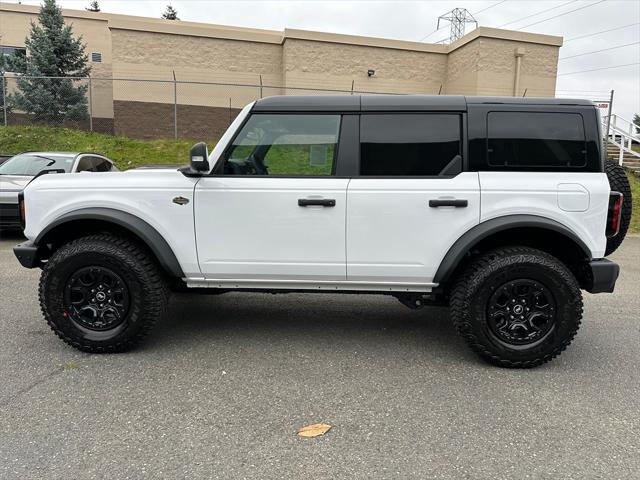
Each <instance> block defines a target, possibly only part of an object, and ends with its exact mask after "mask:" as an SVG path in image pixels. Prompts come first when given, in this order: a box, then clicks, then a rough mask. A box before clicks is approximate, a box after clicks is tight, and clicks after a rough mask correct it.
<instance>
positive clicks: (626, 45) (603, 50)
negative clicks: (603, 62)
mask: <svg viewBox="0 0 640 480" xmlns="http://www.w3.org/2000/svg"><path fill="white" fill-rule="evenodd" d="M639 43H640V42H633V43H625V44H624V45H617V46H615V47H609V48H603V49H601V50H594V51H592V52H585V53H578V54H577V55H570V56H568V57H562V58H559V59H558V61H560V60H567V59H568V58H575V57H582V56H584V55H591V54H592V53H600V52H606V51H607V50H615V49H616V48H622V47H630V46H631V45H638V44H639Z"/></svg>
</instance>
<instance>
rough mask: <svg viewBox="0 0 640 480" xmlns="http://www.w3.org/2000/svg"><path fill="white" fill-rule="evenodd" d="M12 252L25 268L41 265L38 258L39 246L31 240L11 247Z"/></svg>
mask: <svg viewBox="0 0 640 480" xmlns="http://www.w3.org/2000/svg"><path fill="white" fill-rule="evenodd" d="M13 253H14V254H15V256H16V258H17V259H18V261H19V262H20V265H22V266H23V267H25V268H36V267H41V266H42V259H41V258H40V248H39V247H38V246H37V245H34V244H33V242H24V243H21V244H20V245H16V246H15V247H13Z"/></svg>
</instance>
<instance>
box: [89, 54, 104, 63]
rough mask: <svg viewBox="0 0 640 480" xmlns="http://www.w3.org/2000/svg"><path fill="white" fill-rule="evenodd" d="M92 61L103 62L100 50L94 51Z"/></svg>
mask: <svg viewBox="0 0 640 480" xmlns="http://www.w3.org/2000/svg"><path fill="white" fill-rule="evenodd" d="M91 61H92V62H93V63H102V54H101V53H100V52H92V53H91Z"/></svg>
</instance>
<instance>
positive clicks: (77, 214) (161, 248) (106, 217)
mask: <svg viewBox="0 0 640 480" xmlns="http://www.w3.org/2000/svg"><path fill="white" fill-rule="evenodd" d="M82 220H98V221H102V222H106V223H112V224H115V225H118V226H119V227H121V228H124V229H125V230H128V231H130V232H131V233H133V234H134V235H136V236H137V237H139V238H140V239H141V240H142V241H143V242H144V243H145V244H146V245H147V246H148V247H149V248H150V249H151V251H152V252H153V254H154V255H155V256H156V258H157V259H158V261H159V262H160V265H161V266H162V268H164V269H165V271H166V272H167V273H168V274H169V275H171V276H174V277H178V278H183V277H184V272H183V271H182V267H181V266H180V263H179V262H178V259H177V258H176V255H175V253H173V250H172V249H171V247H170V246H169V244H168V243H167V241H166V240H165V239H164V237H163V236H162V235H160V233H158V231H157V230H156V229H155V228H154V227H152V226H151V225H149V224H148V223H147V222H146V221H144V220H142V219H141V218H139V217H136V216H135V215H132V214H131V213H127V212H123V211H122V210H116V209H113V208H102V207H93V208H81V209H78V210H74V211H73V212H69V213H66V214H64V215H61V216H60V217H58V218H56V219H55V220H54V221H53V222H51V223H50V224H49V225H47V227H46V228H45V229H43V230H42V231H41V232H40V233H39V234H38V236H37V237H36V239H35V240H34V242H33V243H34V244H35V245H40V243H41V242H42V241H43V239H45V238H46V236H47V234H48V233H50V232H52V231H53V230H54V229H56V228H57V227H59V226H61V225H64V224H66V223H69V222H75V221H82Z"/></svg>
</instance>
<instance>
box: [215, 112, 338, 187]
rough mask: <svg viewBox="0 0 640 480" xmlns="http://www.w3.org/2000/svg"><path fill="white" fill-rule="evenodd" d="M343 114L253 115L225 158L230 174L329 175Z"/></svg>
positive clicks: (225, 170) (227, 171)
mask: <svg viewBox="0 0 640 480" xmlns="http://www.w3.org/2000/svg"><path fill="white" fill-rule="evenodd" d="M339 131H340V115H322V114H313V115H308V114H301V115H296V114H253V115H252V116H251V117H250V118H249V120H248V121H247V123H246V124H245V125H244V127H243V128H242V130H241V131H240V133H239V134H238V135H237V136H236V138H235V140H234V141H233V143H232V145H231V147H230V148H229V149H228V150H227V152H226V154H225V156H224V173H225V174H226V175H284V176H306V175H310V176H328V175H331V174H332V173H333V171H334V170H333V167H334V163H335V156H336V151H337V145H338V134H339Z"/></svg>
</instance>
